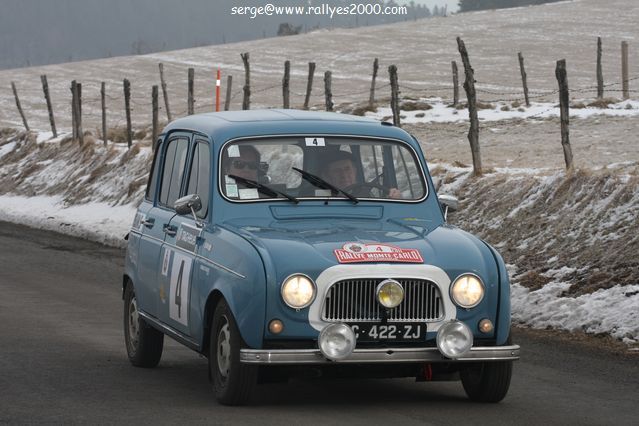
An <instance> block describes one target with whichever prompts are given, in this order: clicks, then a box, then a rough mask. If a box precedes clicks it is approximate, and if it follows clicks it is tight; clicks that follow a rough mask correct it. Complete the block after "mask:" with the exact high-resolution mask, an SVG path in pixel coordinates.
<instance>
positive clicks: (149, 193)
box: [144, 139, 162, 201]
mask: <svg viewBox="0 0 639 426" xmlns="http://www.w3.org/2000/svg"><path fill="white" fill-rule="evenodd" d="M161 144H162V139H158V142H157V149H156V150H155V155H154V156H153V165H152V166H151V174H150V175H149V182H148V183H147V185H146V194H145V195H144V198H146V199H147V200H149V201H153V197H155V188H157V186H158V169H159V168H160V160H159V158H160V152H162V145H161Z"/></svg>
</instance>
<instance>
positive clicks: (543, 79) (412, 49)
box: [0, 0, 639, 130]
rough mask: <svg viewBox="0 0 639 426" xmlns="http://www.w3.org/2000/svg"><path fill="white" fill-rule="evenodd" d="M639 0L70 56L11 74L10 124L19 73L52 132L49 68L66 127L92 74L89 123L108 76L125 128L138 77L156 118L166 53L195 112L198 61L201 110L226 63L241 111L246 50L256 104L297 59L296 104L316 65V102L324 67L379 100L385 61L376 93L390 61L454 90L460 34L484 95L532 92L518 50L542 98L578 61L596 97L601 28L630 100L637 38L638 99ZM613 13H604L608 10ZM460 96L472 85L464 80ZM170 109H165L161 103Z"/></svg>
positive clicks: (33, 121) (429, 92) (178, 95)
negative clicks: (126, 84)
mask: <svg viewBox="0 0 639 426" xmlns="http://www.w3.org/2000/svg"><path fill="white" fill-rule="evenodd" d="M637 16H639V2H637V1H636V0H607V1H605V2H604V1H600V0H580V1H571V2H565V3H550V4H546V5H543V6H536V7H526V8H519V9H502V10H495V11H485V12H473V13H463V14H458V15H454V16H451V17H446V18H432V19H428V20H418V21H407V22H402V23H396V24H389V25H380V26H374V27H360V28H352V29H334V30H324V31H318V32H312V33H308V34H301V35H298V36H288V37H275V38H269V39H262V40H254V41H248V42H241V43H229V44H223V45H216V46H206V47H199V48H194V49H185V50H178V51H172V52H162V53H154V54H150V55H142V56H131V57H119V58H109V59H102V60H93V61H82V62H74V63H68V64H59V65H50V66H44V67H32V68H24V69H15V70H4V71H0V127H2V126H14V127H21V126H22V120H21V118H20V115H19V114H18V112H17V109H16V107H15V100H14V98H13V93H12V91H11V84H10V83H11V81H14V82H15V83H16V86H17V90H18V93H19V95H20V101H21V104H22V107H23V109H24V111H25V112H26V115H27V119H28V120H29V125H30V126H31V127H32V128H33V129H39V130H49V118H48V113H47V108H46V102H45V101H44V97H43V93H42V86H41V81H40V75H42V74H46V75H47V77H48V81H49V88H50V90H51V98H52V102H53V108H54V115H55V118H56V123H57V126H58V129H65V130H68V129H69V128H70V118H71V112H70V105H71V102H70V96H71V92H70V90H69V87H70V83H71V81H72V80H77V81H78V82H81V83H82V85H83V87H82V94H83V106H82V110H83V125H84V128H85V129H95V128H99V127H100V126H101V124H100V123H101V109H100V83H101V82H103V81H104V82H105V83H106V90H107V110H108V114H107V120H108V126H109V127H114V126H116V125H120V126H122V125H124V124H125V123H126V119H125V113H124V95H123V90H122V80H123V79H124V78H127V79H129V80H130V81H131V91H132V107H133V121H134V125H136V126H137V127H139V126H140V125H148V124H150V123H151V111H152V107H151V98H150V95H151V86H152V85H157V84H159V72H158V63H159V62H163V63H164V66H165V75H166V80H167V85H168V92H169V98H170V102H171V104H170V105H171V110H172V113H173V116H174V117H178V116H182V115H184V114H185V112H186V110H187V107H186V92H187V68H188V67H194V68H195V100H196V103H195V108H196V111H197V112H204V111H211V110H212V108H213V102H214V89H215V70H216V68H217V67H218V66H220V67H221V68H222V74H223V77H222V86H223V87H222V96H223V97H224V96H225V89H226V77H227V76H229V75H232V76H233V88H232V100H231V109H240V108H241V104H242V84H243V81H244V69H243V64H242V60H241V58H240V53H242V52H249V53H250V59H251V92H252V95H251V108H258V107H277V106H281V105H282V89H281V84H282V83H281V82H282V75H283V70H284V61H286V60H290V61H291V105H292V106H293V107H300V106H301V105H302V103H303V101H304V94H305V89H306V76H307V73H308V62H311V61H312V62H315V63H316V64H317V69H316V72H315V81H314V84H313V91H312V96H311V100H310V102H311V105H314V106H316V107H318V108H322V107H323V103H324V95H323V91H324V85H323V81H322V80H323V74H324V72H325V71H327V70H330V71H331V72H332V92H333V102H335V104H336V105H338V106H339V105H340V104H344V103H353V102H365V101H367V100H368V94H369V88H370V79H371V74H372V64H373V60H374V59H375V58H379V74H378V79H377V92H376V95H377V98H378V99H379V100H380V101H381V102H386V100H385V99H387V98H389V96H390V89H389V84H388V72H387V70H388V66H389V65H391V64H395V65H397V67H398V75H399V84H400V86H401V87H400V90H401V94H402V96H409V95H410V96H428V97H431V96H440V97H442V98H447V99H449V100H450V99H451V98H452V95H453V90H452V72H451V61H453V60H455V61H457V63H458V65H460V82H461V81H463V67H461V61H460V56H459V52H458V48H457V43H456V37H458V36H460V37H462V39H463V40H464V42H465V43H466V47H467V48H468V51H469V55H470V60H471V63H472V66H473V68H474V70H475V78H476V80H477V90H478V96H479V99H480V100H481V101H484V102H493V101H494V100H497V99H508V100H510V101H514V100H515V99H519V100H520V103H521V99H522V98H523V93H522V87H521V74H520V71H519V63H518V60H517V52H522V54H523V56H524V58H525V60H526V71H527V75H528V84H529V87H530V95H531V99H533V100H535V101H545V102H557V100H558V97H557V94H556V93H554V92H555V91H556V89H557V80H556V77H555V65H556V61H557V60H558V59H562V58H565V59H566V62H567V71H568V80H569V83H570V89H571V95H572V96H573V97H576V98H580V99H581V98H593V97H595V96H596V87H594V88H593V86H595V85H596V73H595V61H596V42H597V40H596V36H601V37H602V39H603V61H602V63H603V74H604V79H605V81H604V82H605V84H606V87H605V96H606V97H608V96H611V97H616V98H620V97H621V93H620V88H621V87H620V84H619V83H620V81H621V75H620V74H621V66H620V62H621V61H620V43H621V41H624V40H625V41H628V42H629V44H630V49H631V50H630V56H629V61H630V63H629V68H630V80H631V81H630V82H629V83H630V89H631V91H632V92H631V97H633V98H635V99H636V97H637V89H639V79H637V77H639V72H638V70H639V55H637V54H634V53H633V52H634V50H633V49H634V48H633V46H635V44H633V43H635V41H636V40H638V39H639V32H638V31H639V27H638V26H637ZM602 17H604V18H602ZM460 92H461V96H462V98H463V97H464V96H463V90H462V89H460ZM160 104H161V105H160V108H161V113H160V118H161V119H164V118H165V117H166V115H165V112H164V109H163V107H164V105H163V102H160Z"/></svg>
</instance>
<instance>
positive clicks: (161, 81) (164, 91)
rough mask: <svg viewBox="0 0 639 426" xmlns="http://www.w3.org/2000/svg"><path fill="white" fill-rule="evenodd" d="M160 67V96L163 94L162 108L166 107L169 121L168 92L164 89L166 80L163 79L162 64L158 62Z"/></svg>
mask: <svg viewBox="0 0 639 426" xmlns="http://www.w3.org/2000/svg"><path fill="white" fill-rule="evenodd" d="M158 67H159V68H160V84H161V85H162V96H164V108H166V118H167V120H169V121H173V119H172V118H171V108H169V92H168V91H167V90H166V81H164V64H163V63H161V62H160V63H159V64H158Z"/></svg>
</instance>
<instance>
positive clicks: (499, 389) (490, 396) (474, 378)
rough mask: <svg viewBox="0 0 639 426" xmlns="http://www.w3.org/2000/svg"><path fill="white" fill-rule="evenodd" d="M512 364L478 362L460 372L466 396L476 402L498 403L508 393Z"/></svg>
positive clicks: (506, 362)
mask: <svg viewBox="0 0 639 426" xmlns="http://www.w3.org/2000/svg"><path fill="white" fill-rule="evenodd" d="M512 371H513V362H512V361H498V362H480V363H477V364H471V365H469V366H468V367H467V368H465V369H464V370H462V371H461V372H460V376H461V381H462V385H463V386H464V390H465V391H466V395H468V398H470V399H471V400H473V401H476V402H499V401H501V400H502V399H504V397H505V396H506V394H507V393H508V388H510V378H511V377H512Z"/></svg>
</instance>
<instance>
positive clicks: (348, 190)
mask: <svg viewBox="0 0 639 426" xmlns="http://www.w3.org/2000/svg"><path fill="white" fill-rule="evenodd" d="M220 172H221V176H220V182H221V185H220V187H221V190H222V192H223V194H224V195H225V196H226V197H227V198H228V199H230V200H232V201H235V200H237V201H256V200H264V199H274V198H277V199H282V200H287V196H290V197H294V198H295V199H305V198H322V199H326V198H329V197H336V198H345V199H350V200H353V201H355V202H358V201H361V200H367V199H368V200H370V199H386V200H403V201H416V200H421V199H423V198H424V196H425V195H426V186H425V179H424V175H423V172H422V168H421V167H420V165H419V163H418V161H417V159H416V157H415V153H414V151H413V149H412V148H411V147H410V146H409V145H407V144H405V143H401V142H399V141H388V140H376V139H370V138H347V137H328V136H324V137H313V136H306V137H304V136H301V137H285V138H268V139H251V140H244V141H237V142H231V143H228V144H226V145H225V146H224V148H223V150H222V154H221V167H220ZM289 199H290V198H289Z"/></svg>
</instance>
